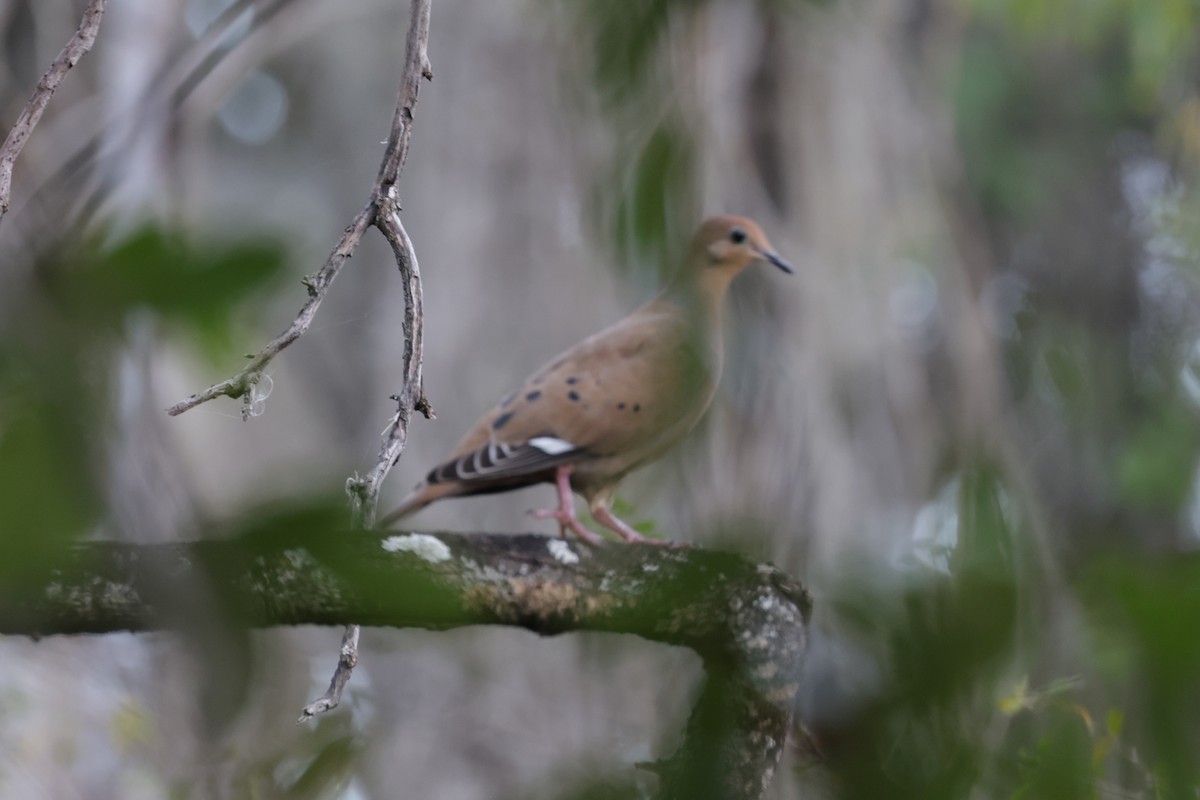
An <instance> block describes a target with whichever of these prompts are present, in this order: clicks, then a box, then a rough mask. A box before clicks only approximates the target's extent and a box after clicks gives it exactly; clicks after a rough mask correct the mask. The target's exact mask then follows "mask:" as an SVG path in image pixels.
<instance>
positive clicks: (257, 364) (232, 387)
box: [167, 0, 433, 419]
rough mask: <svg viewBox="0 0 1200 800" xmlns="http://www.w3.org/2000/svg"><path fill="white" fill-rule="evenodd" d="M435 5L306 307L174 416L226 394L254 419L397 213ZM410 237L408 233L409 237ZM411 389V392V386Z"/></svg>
mask: <svg viewBox="0 0 1200 800" xmlns="http://www.w3.org/2000/svg"><path fill="white" fill-rule="evenodd" d="M429 11H430V0H413V4H412V21H411V23H410V25H409V32H408V42H407V56H406V58H405V65H404V73H403V77H402V79H401V85H400V92H399V96H398V98H397V101H396V109H395V112H394V113H393V115H392V126H391V131H390V133H389V135H388V143H387V147H386V149H385V150H384V155H383V161H382V163H381V164H380V167H379V175H378V177H377V178H376V179H375V185H374V186H373V187H372V189H371V197H370V200H369V201H368V202H367V205H366V206H365V207H364V208H363V210H362V211H360V212H358V214H357V215H356V216H355V217H354V219H353V220H352V221H351V223H350V225H349V226H347V228H346V230H345V232H344V233H343V234H342V238H341V239H340V240H339V241H338V244H337V246H336V247H335V248H334V249H333V252H331V253H330V254H329V257H328V258H327V259H326V260H325V263H324V265H322V267H321V268H320V269H319V270H318V271H317V272H316V274H315V275H311V276H309V277H307V278H305V279H304V285H305V286H306V287H307V289H308V295H309V297H308V301H307V302H306V303H305V304H304V305H303V306H302V307H301V309H300V311H299V313H298V314H297V315H296V318H295V319H294V320H293V321H292V323H291V324H290V325H289V326H288V327H287V329H285V330H284V331H283V333H281V334H279V335H278V336H276V337H275V338H274V339H272V340H271V341H270V342H268V343H267V345H266V346H265V347H263V349H262V350H260V351H259V352H258V353H257V354H255V355H254V356H253V357H252V358H251V359H250V361H249V362H248V363H247V364H246V366H245V367H243V368H242V369H241V371H239V372H238V373H237V374H236V375H234V376H232V377H230V378H227V379H225V380H223V381H221V382H219V383H215V384H213V385H212V386H210V387H208V388H207V389H205V390H204V391H202V392H197V393H196V394H193V395H191V396H189V397H188V398H186V399H185V400H182V401H180V402H178V403H176V404H175V405H173V406H171V407H170V408H169V409H167V413H168V414H170V415H171V416H177V415H179V414H182V413H183V412H185V411H188V410H189V409H192V408H195V407H196V406H198V405H200V404H201V403H206V402H208V401H209V400H213V399H215V398H217V397H222V396H224V397H232V398H235V399H236V398H241V399H242V418H243V419H249V418H250V416H251V415H252V411H253V409H254V407H255V402H254V401H255V396H254V388H255V387H256V386H257V385H258V383H259V381H260V380H261V379H262V376H263V374H264V371H265V370H266V368H267V366H268V365H269V364H270V363H271V360H272V359H274V358H275V356H277V355H278V354H279V353H280V352H281V351H282V350H284V349H285V348H286V347H287V346H288V345H290V344H291V343H292V342H294V341H296V340H297V339H299V338H300V337H301V336H302V335H304V333H305V332H306V331H307V330H308V328H309V326H310V325H312V321H313V318H314V317H315V316H316V313H317V309H318V308H319V307H320V305H321V302H322V301H323V300H324V299H325V295H326V294H327V292H328V290H329V286H330V285H331V284H332V283H333V280H334V279H335V278H336V277H337V276H338V273H339V272H341V269H342V267H343V266H344V265H345V263H346V259H348V258H350V256H352V255H353V254H354V251H355V250H356V249H357V248H358V245H359V242H361V241H362V237H363V235H364V234H365V233H366V230H367V228H368V227H370V226H371V225H376V226H379V227H380V230H381V231H382V230H383V227H382V226H380V218H381V216H391V215H386V214H381V212H382V211H384V209H385V207H387V206H388V204H389V203H391V202H393V201H394V196H395V185H396V182H397V180H399V178H400V171H401V170H402V169H403V167H404V160H405V158H406V157H407V156H408V143H409V139H410V137H411V135H412V119H413V114H412V112H413V107H414V106H415V105H416V103H417V94H418V92H419V89H420V80H421V78H422V77H424V78H426V79H427V80H429V79H432V78H433V73H432V71H431V70H430V67H429V58H428V55H427V43H428V40H429ZM389 224H395V225H399V221H398V220H396V221H395V222H394V223H389ZM386 235H387V234H386V232H385V236H386ZM405 238H406V239H407V237H405ZM410 249H411V246H410ZM397 264H398V266H399V267H400V270H401V272H402V273H404V274H405V277H406V278H408V277H409V276H408V274H407V273H405V264H404V263H403V262H402V261H401V260H400V259H399V258H397ZM407 313H410V312H408V311H407V310H406V315H407ZM418 360H419V358H418ZM406 372H407V370H406ZM405 393H406V394H408V393H410V392H409V390H408V388H407V387H406V392H405ZM416 394H417V396H418V397H419V396H420V390H419V389H418V390H417V392H416Z"/></svg>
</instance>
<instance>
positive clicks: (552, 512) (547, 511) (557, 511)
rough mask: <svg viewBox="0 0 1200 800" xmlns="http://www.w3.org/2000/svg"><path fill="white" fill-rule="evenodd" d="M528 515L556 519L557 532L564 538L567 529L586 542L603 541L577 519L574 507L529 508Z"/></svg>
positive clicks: (536, 517) (595, 542)
mask: <svg viewBox="0 0 1200 800" xmlns="http://www.w3.org/2000/svg"><path fill="white" fill-rule="evenodd" d="M529 516H531V517H533V518H534V519H552V520H555V521H557V522H558V533H559V535H560V536H562V538H564V539H566V538H567V531H568V530H569V531H571V533H573V534H575V535H576V536H578V537H579V538H580V539H583V540H584V541H585V542H587V543H588V544H601V543H602V542H603V541H604V539H603V538H601V537H600V536H599V535H598V534H595V533H593V532H592V531H590V530H588V529H587V527H586V526H585V525H584V524H583V523H582V522H580V521H579V518H578V517H576V516H575V514H574V509H572V510H570V511H564V510H563V509H561V508H533V509H530V510H529Z"/></svg>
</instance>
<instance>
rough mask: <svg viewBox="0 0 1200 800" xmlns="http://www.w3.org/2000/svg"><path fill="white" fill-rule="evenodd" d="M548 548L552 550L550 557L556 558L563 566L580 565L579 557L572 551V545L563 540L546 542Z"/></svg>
mask: <svg viewBox="0 0 1200 800" xmlns="http://www.w3.org/2000/svg"><path fill="white" fill-rule="evenodd" d="M546 547H547V548H549V550H550V555H552V556H554V557H555V558H556V559H558V560H559V561H560V562H561V563H563V564H578V563H579V556H578V555H577V554H576V553H575V551H574V550H572V549H571V545H569V544H567V543H566V542H564V541H563V540H562V539H550V540H549V541H547V542H546Z"/></svg>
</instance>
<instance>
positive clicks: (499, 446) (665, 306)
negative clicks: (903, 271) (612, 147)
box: [379, 215, 794, 544]
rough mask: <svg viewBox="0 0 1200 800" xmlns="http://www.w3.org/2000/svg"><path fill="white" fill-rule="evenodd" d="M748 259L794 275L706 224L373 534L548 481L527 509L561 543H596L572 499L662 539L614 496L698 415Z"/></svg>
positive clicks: (627, 532)
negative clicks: (456, 503) (634, 520)
mask: <svg viewBox="0 0 1200 800" xmlns="http://www.w3.org/2000/svg"><path fill="white" fill-rule="evenodd" d="M756 262H766V263H769V264H773V265H774V266H776V267H778V268H779V269H780V270H782V271H783V272H785V273H788V274H792V273H793V272H794V269H793V268H792V266H791V264H789V263H788V262H787V261H785V260H784V259H783V258H782V257H781V256H780V255H779V254H778V253H776V252H775V249H774V248H773V247H772V246H771V243H770V242H769V241H767V237H766V235H765V234H764V233H763V231H762V229H761V228H760V227H759V226H758V225H757V224H755V223H754V222H753V221H751V220H749V219H746V218H745V217H738V216H729V215H723V216H714V217H711V218H709V219H707V220H705V221H704V222H703V223H701V224H700V226H699V228H698V229H697V230H696V232H695V234H694V235H693V236H692V239H691V242H690V245H689V246H688V249H687V251H686V253H685V256H684V259H683V263H682V264H681V265H680V268H679V269H678V270H676V271H675V273H674V275H673V277H672V278H671V279H670V280H668V282H667V284H666V286H665V288H664V289H663V290H662V291H661V293H660V294H659V295H658V296H657V297H655V298H654V299H653V300H651V301H649V302H648V303H646V304H645V305H643V306H641V307H640V308H638V309H637V310H635V311H634V312H633V313H632V314H630V315H629V316H627V317H625V318H624V319H622V320H620V321H619V322H616V323H614V324H612V325H610V326H609V327H607V328H605V329H603V330H601V331H600V332H599V333H596V334H593V335H592V336H590V337H588V338H586V339H584V340H583V341H581V342H579V343H578V344H576V345H575V346H574V347H571V348H570V349H568V350H566V351H565V352H563V353H561V354H560V355H559V356H558V357H557V358H555V359H553V360H552V361H550V362H549V363H547V364H546V365H545V366H543V367H542V368H541V369H539V370H538V371H537V372H535V373H533V375H531V376H530V377H529V378H528V379H526V381H525V382H524V384H523V385H521V386H520V388H518V389H517V390H516V391H514V392H512V393H511V394H509V395H507V396H505V397H504V399H503V400H501V401H500V402H499V403H498V404H497V405H496V406H495V407H493V408H492V409H491V410H490V411H488V412H487V413H485V414H484V415H483V416H481V417H480V418H479V420H478V421H477V422H476V423H475V425H474V426H473V427H472V428H471V429H470V430H469V431H468V432H467V433H466V435H465V436H464V437H463V438H462V440H461V441H460V442H459V444H458V446H457V447H456V448H455V449H454V451H453V452H452V453H450V455H449V456H447V457H446V458H445V459H443V460H442V462H441V463H439V464H438V465H437V466H436V467H434V468H433V469H432V470H430V471H429V473H428V474H427V475H426V477H425V479H424V480H423V481H421V482H420V483H419V484H417V486H416V488H414V489H413V490H412V492H411V493H410V494H409V495H408V496H407V497H405V498H404V499H403V500H402V501H401V503H400V505H399V506H398V507H397V508H396V509H395V510H393V511H392V512H391V513H389V514H387V515H386V516H385V517H384V518H383V519H381V520H380V523H379V525H380V527H389V526H390V525H392V524H394V523H395V522H397V521H398V520H400V519H402V518H403V517H405V516H407V515H409V514H411V513H413V512H415V511H417V510H419V509H422V508H424V507H425V506H427V505H429V504H430V503H433V502H436V501H438V500H444V499H446V498H451V497H464V496H468V495H479V494H489V493H493V492H505V491H509V490H513V489H518V488H521V487H524V486H530V485H533V484H538V483H552V484H554V486H555V488H556V490H557V498H558V506H557V507H556V508H545V509H536V510H533V511H530V512H529V513H530V514H532V515H533V516H534V517H535V518H537V519H553V520H555V521H557V522H558V524H559V533H560V535H561V536H562V537H563V538H566V537H567V536H568V533H573V534H575V535H576V536H578V537H579V538H580V539H582V540H584V541H586V542H588V543H590V544H599V543H600V542H602V541H603V539H602V538H601V537H600V536H599V535H598V534H596V533H595V532H593V531H592V530H590V529H589V528H588V527H587V526H585V525H584V524H583V523H582V522H580V520H579V518H578V516H577V515H576V513H575V503H574V498H573V497H572V493H576V494H579V495H580V496H582V497H583V499H584V500H585V501H587V504H588V509H589V511H590V513H591V516H592V519H594V520H595V521H596V522H597V523H599V524H600V525H602V526H604V527H605V528H608V529H609V530H611V531H613V532H614V533H616V534H617V536H619V537H620V538H621V539H623V540H625V541H627V542H654V543H663V542H661V541H660V540H653V539H647V538H646V537H643V536H642V535H641V534H640V533H638V532H637V531H636V530H634V529H633V528H632V527H631V526H630V525H628V524H627V523H625V522H623V521H622V520H620V519H619V518H618V517H617V516H616V515H615V514H614V513H613V511H612V500H613V495H614V492H615V490H616V487H617V485H618V484H619V483H620V482H621V480H622V479H623V478H624V477H625V476H626V475H628V474H629V473H630V472H632V471H633V470H635V469H637V468H638V467H641V466H643V465H645V464H647V463H648V462H651V461H653V460H655V459H657V458H659V457H660V456H662V455H663V454H664V453H665V452H667V451H668V450H670V449H671V447H673V446H674V445H676V444H677V443H678V442H679V441H680V440H681V439H683V437H684V436H685V435H686V434H687V433H688V432H689V431H691V430H692V428H694V427H695V425H696V423H698V422H699V421H700V419H701V417H702V416H703V415H704V412H705V411H706V410H707V409H708V406H709V404H710V403H711V401H712V398H713V394H714V393H715V391H716V386H717V382H718V380H719V379H720V375H721V367H722V364H723V361H724V357H723V353H724V351H723V347H722V336H721V317H722V313H721V309H722V306H723V300H724V298H725V294H726V291H727V290H728V288H729V285H730V283H731V282H732V281H733V279H734V278H735V277H737V275H738V274H739V273H741V272H742V270H744V269H745V268H746V267H748V266H750V265H751V264H754V263H756Z"/></svg>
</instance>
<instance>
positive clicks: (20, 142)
mask: <svg viewBox="0 0 1200 800" xmlns="http://www.w3.org/2000/svg"><path fill="white" fill-rule="evenodd" d="M105 2H106V0H89V2H88V4H87V8H85V9H84V12H83V20H82V21H81V22H80V23H79V30H77V31H75V35H74V36H72V37H71V39H70V41H68V42H67V44H66V46H65V47H63V49H62V51H61V52H60V53H59V54H58V58H56V59H54V63H52V64H51V65H50V68H49V69H48V70H46V74H44V75H42V78H41V80H39V81H38V84H37V87H36V88H35V89H34V90H33V94H32V95H30V97H29V101H28V102H27V103H26V104H25V108H24V109H22V111H21V116H19V117H18V118H17V123H16V124H15V125H13V127H12V130H11V131H9V132H8V137H7V138H6V139H5V140H4V144H3V145H2V146H0V219H3V218H4V214H5V213H6V212H7V211H8V206H9V201H10V199H11V197H12V176H13V167H14V166H15V165H16V163H17V156H19V155H20V154H21V150H22V149H23V148H24V147H25V142H27V141H28V140H29V136H30V134H32V133H33V129H34V128H36V127H37V124H38V122H39V121H41V119H42V114H43V113H44V112H45V110H46V106H47V105H49V103H50V98H51V97H53V96H54V93H55V92H56V91H57V90H58V86H59V84H60V83H62V82H63V78H65V77H66V76H67V72H68V71H70V69H71V67H73V66H75V65H76V64H78V63H79V59H81V58H83V56H84V54H85V53H87V52H88V51H89V50H91V49H92V45H93V44H95V43H96V35H97V34H98V33H99V32H100V20H101V19H103V18H104V4H105Z"/></svg>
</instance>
